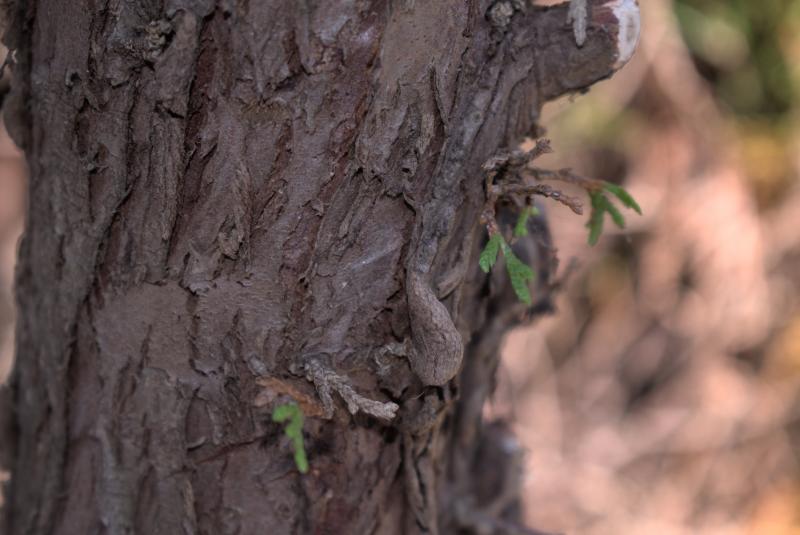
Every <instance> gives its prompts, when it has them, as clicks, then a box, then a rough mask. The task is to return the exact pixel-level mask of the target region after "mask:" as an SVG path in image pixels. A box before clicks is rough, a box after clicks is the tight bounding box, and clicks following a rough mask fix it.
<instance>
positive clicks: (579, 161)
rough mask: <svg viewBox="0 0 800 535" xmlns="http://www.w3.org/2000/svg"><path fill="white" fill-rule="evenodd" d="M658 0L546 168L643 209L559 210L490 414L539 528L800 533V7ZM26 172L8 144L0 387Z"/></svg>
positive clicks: (555, 113) (0, 214)
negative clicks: (625, 58)
mask: <svg viewBox="0 0 800 535" xmlns="http://www.w3.org/2000/svg"><path fill="white" fill-rule="evenodd" d="M551 3H552V2H551ZM641 3H642V14H643V17H644V24H643V27H644V34H643V39H642V42H641V45H640V49H639V51H638V53H637V55H636V56H635V57H634V60H633V62H632V63H631V64H630V65H628V66H627V67H626V68H625V69H623V71H622V72H621V73H619V75H618V76H616V77H615V78H614V79H613V80H611V81H609V82H606V83H604V84H601V85H600V86H598V87H596V88H595V89H594V90H593V91H592V93H590V94H589V95H587V96H581V97H578V98H577V99H576V102H573V103H569V105H568V106H567V105H566V103H561V104H558V103H556V104H555V105H551V107H550V108H549V109H548V110H546V111H547V113H548V114H549V117H546V119H545V121H544V124H546V125H549V126H550V129H551V131H550V132H549V136H550V138H551V139H552V140H553V145H554V147H556V148H557V152H556V153H555V154H554V155H550V156H547V157H545V158H543V161H544V162H545V163H547V161H549V162H551V163H552V164H553V167H560V166H572V167H574V168H576V170H578V171H579V172H581V173H582V174H583V175H585V176H591V177H594V178H598V179H604V180H608V181H610V182H617V183H619V182H623V183H624V184H625V185H626V187H629V189H630V191H631V193H632V194H633V195H634V196H635V197H636V198H637V199H638V200H639V201H640V203H641V204H642V206H643V208H644V213H645V216H644V217H641V218H639V217H636V218H630V221H629V225H630V226H629V229H628V231H626V232H625V233H624V234H622V233H617V234H616V235H614V234H613V233H608V234H607V235H606V236H605V237H604V238H603V239H601V242H600V244H599V245H598V246H596V247H595V248H593V249H590V248H589V247H587V246H586V229H585V228H584V226H583V223H584V221H582V220H581V219H580V218H576V217H575V216H574V214H572V213H571V212H570V211H569V209H568V208H566V207H561V206H558V205H556V204H555V203H553V205H552V206H551V207H550V214H549V217H550V218H551V221H552V227H553V229H554V233H555V242H556V244H557V246H558V249H559V252H558V253H559V256H560V258H561V260H562V266H563V267H562V271H563V272H564V273H565V274H569V273H571V276H569V277H567V282H566V284H565V285H564V290H563V293H562V294H561V295H560V296H559V297H558V299H557V303H558V312H557V313H556V314H555V315H554V316H552V317H549V318H546V319H545V320H543V321H539V322H538V323H537V324H536V325H534V326H533V327H529V328H526V329H521V330H518V331H516V332H515V333H513V334H512V336H510V338H509V340H508V342H507V346H506V350H505V354H504V364H503V367H502V369H501V370H500V374H499V376H498V389H497V392H496V395H495V397H494V399H493V401H492V403H491V405H490V406H489V407H487V413H488V415H489V416H490V417H492V418H506V419H510V420H512V421H513V422H514V427H515V431H516V433H517V436H518V437H519V439H520V441H521V443H522V445H523V446H524V447H525V448H526V450H527V451H528V456H527V467H528V473H527V474H526V484H525V495H526V501H527V504H526V505H527V511H528V516H529V520H530V521H531V524H532V525H536V526H539V527H543V528H548V529H552V530H555V531H562V532H567V533H573V534H608V533H614V534H642V533H654V534H655V533H657V534H660V535H671V534H690V533H691V534H696V533H703V534H726V535H727V534H731V535H733V534H744V533H754V534H759V535H764V534H766V535H783V534H790V533H800V467H799V466H798V462H799V460H798V456H797V454H796V453H795V452H796V451H799V450H798V442H799V441H800V426H798V417H799V416H800V402H799V400H800V398H798V391H799V390H798V387H799V386H800V184H798V180H797V177H798V174H799V173H800V128H799V126H800V2H796V1H793V0H762V1H760V2H751V1H750V0H680V1H677V0H676V1H675V2H673V1H672V0H645V1H644V2H641ZM676 4H677V5H676ZM23 175H24V173H23V164H22V163H21V159H20V157H19V154H18V153H17V152H16V151H15V150H14V148H13V146H12V144H11V142H10V141H9V140H8V137H7V136H5V135H4V136H3V137H2V138H0V381H1V380H2V379H3V378H4V377H5V376H6V375H7V372H8V368H9V365H10V361H11V354H12V347H13V340H12V336H13V331H12V322H13V307H12V304H11V303H12V299H11V280H12V272H13V267H12V266H13V256H14V251H15V245H16V242H17V239H18V237H19V234H20V232H21V229H22V221H23V213H22V212H23V206H24V177H23ZM574 193H575V194H579V192H577V191H576V192H574ZM575 265H578V268H577V269H571V267H573V266H575Z"/></svg>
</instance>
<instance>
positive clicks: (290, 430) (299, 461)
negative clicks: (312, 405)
mask: <svg viewBox="0 0 800 535" xmlns="http://www.w3.org/2000/svg"><path fill="white" fill-rule="evenodd" d="M287 420H288V421H289V423H287V424H286V426H285V427H284V433H286V436H287V437H289V439H290V440H291V441H292V450H294V463H295V464H296V465H297V469H298V470H299V471H300V473H301V474H305V473H306V472H308V457H307V456H306V448H305V445H304V444H303V411H302V410H300V407H298V406H297V405H296V404H294V403H285V404H283V405H278V406H277V407H275V409H274V410H273V411H272V421H273V422H276V423H283V422H286V421H287Z"/></svg>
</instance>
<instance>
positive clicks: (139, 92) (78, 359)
mask: <svg viewBox="0 0 800 535" xmlns="http://www.w3.org/2000/svg"><path fill="white" fill-rule="evenodd" d="M622 7H624V8H625V9H627V10H628V11H625V13H628V15H625V17H627V18H625V20H624V21H623V22H624V24H623V25H622V26H620V22H621V19H622V18H623V17H622V15H620V13H621V12H620V9H622ZM633 8H635V3H633V2H630V1H619V0H613V1H610V0H604V1H595V2H594V3H593V5H592V15H591V24H590V26H589V28H588V38H587V41H586V43H585V44H584V46H583V47H582V48H577V47H576V46H575V43H574V41H573V36H572V31H571V28H570V27H569V26H568V25H567V24H566V23H565V21H566V7H565V6H558V7H555V8H549V9H545V8H531V7H526V6H525V4H524V2H521V1H519V0H515V1H510V0H508V1H507V0H502V1H500V2H494V3H492V2H489V1H477V0H472V1H466V2H450V1H443V0H442V1H425V2H421V1H417V2H414V1H413V0H406V1H392V2H389V1H379V0H374V1H369V0H358V1H344V0H341V1H340V0H326V1H324V2H323V1H319V2H317V1H307V2H297V1H296V0H283V1H281V0H272V1H266V0H264V1H250V2H248V1H239V2H233V1H227V0H216V1H214V0H199V1H192V2H188V1H184V0H154V1H147V2H103V1H88V0H84V1H78V0H76V1H69V2H66V1H58V0H28V1H18V2H17V4H16V7H15V13H14V16H15V20H14V23H13V24H12V30H11V32H10V33H9V35H7V36H6V42H7V43H8V45H9V47H10V48H12V49H14V50H15V57H16V59H17V62H16V64H15V65H14V66H13V68H14V88H13V91H12V94H11V96H10V97H9V102H8V106H7V109H6V117H7V120H8V121H9V127H10V129H11V131H12V133H13V135H14V138H15V140H16V141H17V142H18V143H19V144H20V145H21V146H22V147H23V148H24V149H25V151H26V153H27V157H28V163H29V165H30V171H31V188H30V213H29V218H28V225H27V233H26V235H25V238H24V241H23V243H22V248H21V252H20V264H19V271H18V277H17V283H18V290H17V291H18V298H19V304H20V309H21V310H20V315H19V326H18V335H17V336H18V344H19V345H18V347H19V359H18V365H17V368H16V371H15V375H14V403H15V405H16V411H17V412H16V432H17V435H18V436H17V448H16V456H15V463H14V466H13V479H12V483H11V486H10V494H9V498H10V505H9V515H8V516H9V526H8V527H9V530H8V531H9V533H11V534H51V533H52V534H76V533H113V534H117V533H148V534H158V533H164V534H175V533H207V534H227V533H241V534H250V533H354V534H361V533H381V534H391V533H437V532H439V533H453V532H454V531H455V530H456V529H457V527H458V528H459V529H463V530H466V531H467V532H469V531H470V530H477V529H479V528H480V529H486V525H489V528H491V529H493V530H495V531H494V532H497V533H515V532H516V533H524V532H525V531H524V530H522V528H519V529H518V530H517V528H516V527H513V526H514V523H513V522H514V517H515V515H516V513H517V512H518V511H517V510H516V509H517V508H516V505H515V504H516V500H515V496H516V494H515V491H514V489H515V484H514V482H513V478H511V479H509V478H507V477H505V476H503V474H506V475H507V474H513V473H515V472H517V471H518V470H517V469H516V468H514V466H515V465H513V464H509V463H512V462H513V459H514V458H515V456H514V455H509V453H510V452H509V448H508V444H509V442H508V437H506V436H505V435H504V434H503V433H502V432H501V431H500V430H499V429H485V428H484V427H483V426H482V425H481V421H480V413H481V407H482V405H483V402H484V400H485V399H486V397H487V396H488V395H489V393H490V392H491V388H492V383H491V377H492V374H493V372H494V369H495V367H496V364H497V360H496V351H497V347H498V343H499V341H500V337H501V336H502V335H503V333H504V332H505V331H506V330H507V329H508V328H509V327H510V326H511V325H513V324H514V323H515V322H516V321H517V319H518V318H519V317H520V314H521V313H522V312H523V310H521V309H520V305H519V304H517V303H516V301H515V299H514V297H513V292H512V291H511V289H510V288H509V287H508V283H507V282H506V281H504V280H502V279H497V280H495V279H488V280H487V278H486V277H485V276H483V274H482V273H481V272H480V270H479V269H478V261H477V257H478V251H479V250H480V245H481V244H480V241H481V239H482V232H481V229H480V228H479V225H478V221H479V214H480V210H481V207H482V205H483V201H484V191H483V183H484V181H483V176H482V171H481V169H480V166H481V164H482V163H483V162H484V161H486V160H487V159H488V158H489V157H490V156H492V155H493V154H494V153H495V152H496V151H497V150H498V149H499V148H502V147H511V146H514V145H515V144H516V143H517V142H518V141H519V140H520V139H521V138H522V137H523V136H525V135H535V133H536V132H537V130H538V126H537V119H538V116H539V110H540V108H541V106H542V104H543V103H544V102H545V101H546V100H548V99H552V98H555V97H557V96H559V95H561V94H563V93H565V92H571V91H580V90H583V89H585V88H587V87H588V86H589V85H591V84H592V83H594V82H596V81H598V80H600V79H603V78H605V77H608V76H609V75H610V74H611V73H612V72H613V71H614V70H615V69H616V68H618V67H619V66H620V62H622V61H624V60H625V59H627V58H628V57H629V55H630V50H629V49H628V48H626V46H627V44H629V43H630V42H632V40H633V39H632V38H631V37H630V36H631V35H633V34H632V33H631V32H632V28H633V27H634V24H633V22H632V20H633V19H632V18H630V17H632V16H633V15H631V14H630V13H632V12H631V11H630V10H631V9H633ZM504 217H505V218H506V220H509V221H510V220H511V218H513V213H511V212H509V213H507V214H505V215H504V214H503V213H502V212H501V213H499V214H498V220H499V221H500V222H501V224H502V222H503V220H504V219H503V218H504ZM530 224H531V237H530V239H529V240H527V241H521V242H520V244H519V246H520V248H521V250H522V251H521V252H520V253H519V254H520V256H522V257H523V259H525V260H527V261H529V262H530V263H531V264H532V265H533V266H534V267H536V269H537V271H538V273H539V277H538V285H539V286H538V288H536V291H535V294H534V295H535V297H536V299H537V300H538V303H537V304H536V305H535V307H534V312H535V311H537V310H543V309H546V308H547V306H548V305H547V303H548V286H547V281H548V276H549V275H550V273H551V271H552V254H551V252H550V251H549V248H548V245H547V243H548V233H547V228H546V225H545V222H544V220H543V219H541V218H533V219H532V220H531V223H530ZM406 342H409V343H406ZM404 355H405V356H404ZM462 356H463V362H462ZM309 366H311V367H309ZM309 370H311V371H309ZM306 375H308V377H309V378H311V379H312V380H313V381H314V383H315V384H316V386H317V387H320V384H323V383H324V378H325V377H336V378H337V382H336V385H333V387H330V386H329V388H332V390H330V391H329V394H328V400H327V401H331V400H332V402H333V403H334V404H335V407H336V409H335V410H334V411H333V414H332V415H331V411H329V410H328V408H323V409H315V412H314V414H317V415H318V416H320V415H321V416H322V417H309V418H308V419H307V421H306V437H307V440H306V446H307V448H308V455H309V460H310V463H311V470H310V472H309V473H308V475H306V476H300V475H299V474H298V473H297V472H296V470H295V469H294V465H293V461H292V457H291V451H290V449H289V446H288V444H287V443H286V441H285V440H284V439H283V438H282V433H281V432H280V429H279V428H276V427H275V425H274V424H272V423H271V421H270V419H269V410H270V409H271V408H272V406H271V405H270V403H272V401H271V400H280V399H282V398H284V397H287V396H288V397H290V398H293V399H296V400H297V401H298V403H299V404H300V405H301V406H303V404H304V403H305V404H306V406H315V405H314V404H315V403H317V402H315V401H314V400H316V399H318V397H317V392H316V391H315V388H314V385H312V383H311V382H309V381H308V380H307V379H306ZM454 376H455V377H454ZM318 382H321V383H320V384H317V383H318ZM276 385H277V386H276ZM429 385H440V386H437V387H432V386H429ZM323 386H324V384H323ZM265 389H267V390H269V389H273V390H271V391H267V392H265ZM330 392H338V393H339V394H341V395H342V396H344V397H345V401H347V403H348V404H351V403H352V405H350V409H351V411H353V412H357V414H356V415H355V416H351V415H350V413H349V412H347V410H345V409H346V408H345V406H344V405H343V403H342V400H341V399H340V398H336V397H335V396H331V394H330ZM363 400H366V401H363ZM371 400H372V401H374V402H377V403H378V405H370V401H371ZM321 401H322V402H323V403H325V402H326V400H325V399H324V397H323V399H322V400H321ZM394 404H397V405H399V412H398V415H397V416H396V417H394V418H393V419H391V420H390V421H388V422H387V421H385V420H378V419H373V418H371V417H369V416H366V415H364V414H363V412H359V409H362V410H363V407H384V408H386V409H387V410H390V411H391V412H390V413H386V414H385V417H386V419H389V418H391V416H392V415H393V414H394V408H393V407H394ZM376 410H377V409H376ZM367 412H369V410H367ZM326 415H331V419H329V420H328V419H325V416H326ZM511 449H512V450H513V448H511ZM487 463H489V464H487ZM504 466H505V467H506V469H504V468H503V467H504ZM487 523H488V524H487ZM478 524H480V526H479V525H478ZM512 527H513V529H512ZM514 530H517V531H514ZM482 532H485V531H482Z"/></svg>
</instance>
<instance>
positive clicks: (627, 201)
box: [603, 182, 642, 215]
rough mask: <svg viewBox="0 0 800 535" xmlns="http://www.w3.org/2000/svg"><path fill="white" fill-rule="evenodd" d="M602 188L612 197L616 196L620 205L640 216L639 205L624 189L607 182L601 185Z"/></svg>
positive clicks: (640, 209)
mask: <svg viewBox="0 0 800 535" xmlns="http://www.w3.org/2000/svg"><path fill="white" fill-rule="evenodd" d="M603 188H604V189H605V190H607V191H609V192H611V193H612V194H614V196H616V197H617V199H619V200H620V202H622V204H624V205H625V206H627V207H628V208H631V209H633V210H634V211H635V212H636V213H638V214H639V215H642V208H641V207H640V206H639V203H637V202H636V199H634V198H633V197H632V196H631V194H630V193H628V192H627V191H626V190H625V188H623V187H622V186H617V185H616V184H611V183H609V182H606V183H605V184H603Z"/></svg>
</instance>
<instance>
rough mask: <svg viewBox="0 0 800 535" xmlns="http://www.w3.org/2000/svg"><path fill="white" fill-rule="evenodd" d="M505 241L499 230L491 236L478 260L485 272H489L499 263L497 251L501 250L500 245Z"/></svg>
mask: <svg viewBox="0 0 800 535" xmlns="http://www.w3.org/2000/svg"><path fill="white" fill-rule="evenodd" d="M503 243H505V240H504V239H503V236H502V235H500V233H499V232H498V233H497V234H495V235H494V236H492V237H490V238H489V241H488V242H487V243H486V247H484V248H483V251H481V256H480V259H479V260H478V263H479V264H480V266H481V269H482V270H483V272H484V273H489V271H490V270H491V269H492V267H493V266H494V265H495V264H496V263H497V253H498V252H499V251H500V245H501V244H503Z"/></svg>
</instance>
